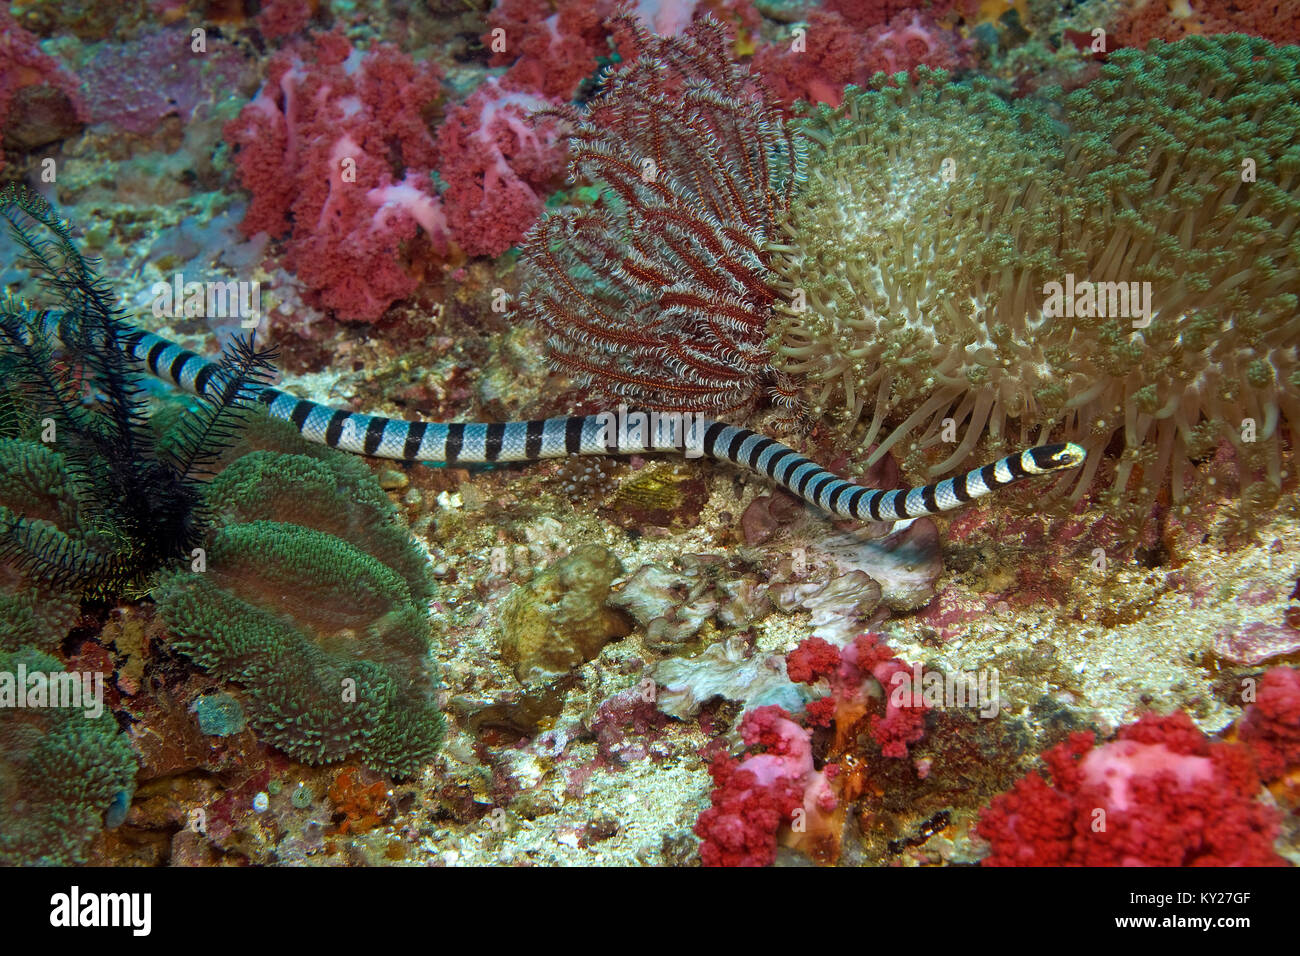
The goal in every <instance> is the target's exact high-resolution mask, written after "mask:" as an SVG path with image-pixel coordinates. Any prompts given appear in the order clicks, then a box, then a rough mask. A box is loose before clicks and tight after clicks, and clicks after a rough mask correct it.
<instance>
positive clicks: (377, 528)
mask: <svg viewBox="0 0 1300 956" xmlns="http://www.w3.org/2000/svg"><path fill="white" fill-rule="evenodd" d="M264 427H267V428H268V432H267V433H265V434H267V435H269V436H270V441H269V442H268V443H275V442H276V441H277V440H278V438H277V436H278V435H282V434H283V430H282V429H275V428H273V427H271V426H270V423H267V425H266V426H264ZM258 438H259V439H260V438H261V436H258ZM204 494H205V498H206V500H207V501H208V502H209V503H210V504H209V506H210V507H211V509H212V511H213V513H214V514H215V515H216V521H215V527H214V530H213V532H212V533H211V534H210V536H209V540H208V541H207V542H205V543H206V558H205V566H203V567H201V568H192V569H190V570H182V571H175V572H172V573H169V574H166V575H164V576H163V577H162V578H161V579H160V581H159V583H158V586H157V588H156V589H155V592H154V597H155V600H156V602H157V604H158V609H159V612H160V613H161V614H162V616H163V618H164V619H165V621H166V622H167V624H168V626H169V628H170V629H171V632H172V635H173V636H172V638H171V643H172V644H173V646H175V647H176V648H177V649H178V650H180V651H181V652H182V653H184V654H185V655H187V656H188V657H190V658H192V659H193V660H194V661H195V662H196V663H198V664H199V665H200V666H201V667H203V668H204V669H205V670H208V671H210V672H212V673H213V674H215V675H217V676H218V677H221V678H222V679H224V680H228V681H232V682H234V683H235V684H238V685H240V686H241V687H242V688H243V691H244V693H245V695H246V696H247V700H248V709H249V711H250V715H249V722H250V725H251V726H252V727H253V728H254V729H255V730H256V731H257V733H258V734H259V735H260V736H262V737H263V738H264V739H266V740H267V741H268V742H269V743H271V744H272V745H273V746H276V747H278V748H280V749H282V750H284V751H285V752H286V753H288V754H290V755H291V756H293V757H294V758H295V759H298V760H302V761H304V762H306V763H320V762H330V761H338V760H344V759H347V758H349V757H353V756H355V757H357V758H358V759H360V760H361V761H362V762H363V763H365V764H366V765H368V766H371V767H373V768H375V769H377V770H381V771H384V772H387V773H393V774H397V775H400V776H410V775H412V774H414V773H415V772H416V771H417V770H418V769H419V768H420V767H421V766H422V765H423V764H424V763H426V762H427V761H428V760H429V759H430V757H431V756H432V754H433V753H434V751H435V750H436V748H437V746H438V743H439V740H440V739H441V733H442V721H441V717H440V715H439V713H438V711H437V709H436V707H435V705H434V702H433V700H432V687H431V676H430V674H429V662H428V661H427V655H428V652H429V640H430V638H429V621H428V614H427V601H428V598H429V595H430V593H431V589H432V581H431V579H430V578H429V575H428V570H427V567H426V566H425V564H424V562H423V560H422V558H421V557H420V555H419V554H418V553H417V552H416V551H415V550H414V546H413V545H412V544H411V542H410V540H409V538H408V537H406V535H405V532H404V529H403V528H402V526H401V524H400V519H399V518H398V516H397V514H396V511H395V510H394V509H393V507H392V505H391V504H390V503H389V502H388V501H387V499H386V497H385V496H384V494H383V492H382V491H381V489H380V488H379V487H378V485H377V484H376V483H375V481H374V479H373V477H372V476H371V475H370V473H369V471H368V470H367V469H366V468H365V466H364V465H363V464H362V463H361V462H359V461H357V460H356V459H352V458H349V457H347V456H345V455H342V454H338V453H330V454H321V453H320V451H319V450H317V451H316V452H315V454H311V455H307V454H304V455H298V454H286V453H276V452H270V451H265V450H259V451H250V452H248V453H247V454H243V455H240V456H239V457H238V458H236V459H235V460H233V461H231V462H230V463H229V464H228V465H226V467H225V468H224V469H223V470H222V471H221V472H220V474H218V475H217V476H216V478H214V479H213V481H212V482H211V483H210V484H209V485H208V486H207V487H206V488H205V489H204Z"/></svg>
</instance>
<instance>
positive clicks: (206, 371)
mask: <svg viewBox="0 0 1300 956" xmlns="http://www.w3.org/2000/svg"><path fill="white" fill-rule="evenodd" d="M64 316H65V314H61V313H57V312H53V311H51V312H47V313H45V316H44V318H43V326H44V331H45V332H46V333H47V334H49V335H51V336H53V337H54V338H56V339H58V340H60V341H62V340H63V336H62V335H61V334H60V331H61V330H60V322H61V321H68V319H66V318H65V317H64ZM122 328H123V329H124V334H123V336H122V338H121V339H120V343H119V344H120V347H121V348H122V349H124V350H125V351H126V353H127V354H128V355H130V356H131V357H132V358H134V359H136V360H138V361H139V362H141V363H142V364H143V365H144V367H145V368H146V369H148V371H149V373H150V374H151V375H153V376H155V377H156V378H158V379H160V380H161V381H164V382H167V383H169V384H171V385H174V386H176V387H178V388H180V389H182V390H184V391H186V392H188V393H190V394H194V395H205V394H207V392H206V389H207V388H208V386H209V384H210V382H211V381H212V379H213V378H214V376H216V373H217V371H218V365H217V364H216V363H214V362H212V361H209V360H208V359H206V358H203V357H202V356H200V355H197V354H195V353H194V352H191V351H189V350H187V349H185V348H183V347H182V346H180V345H177V344H176V343H175V342H172V341H170V340H168V339H165V338H163V337H162V336H160V335H156V334H154V333H152V332H146V331H144V330H143V329H139V328H136V327H135V326H131V325H128V324H126V323H122ZM260 400H261V401H262V402H263V403H264V404H265V405H266V406H267V411H268V412H269V414H270V415H271V417H273V418H278V419H281V420H283V421H286V422H289V423H291V424H292V425H293V426H294V427H295V428H296V429H297V430H298V432H299V434H301V435H302V437H303V438H305V439H306V440H307V441H310V442H315V443H317V444H321V445H328V446H329V447H331V448H337V449H340V450H342V451H347V452H353V453H355V454H360V455H368V456H371V457H376V458H388V459H393V460H397V461H424V462H435V463H444V464H449V465H450V464H476V463H487V462H517V461H540V460H541V459H545V458H565V457H568V456H570V455H619V454H622V455H629V454H637V453H646V452H677V453H686V454H688V455H689V454H692V453H694V454H697V455H698V454H702V455H703V456H704V457H707V458H711V459H713V460H715V461H726V462H730V463H731V464H733V465H736V466H738V467H740V468H743V469H747V470H749V471H753V472H757V473H758V474H761V475H763V476H764V477H766V478H768V479H770V480H771V481H773V482H775V483H776V484H778V485H780V486H781V487H783V488H785V489H786V490H788V491H790V492H791V493H792V494H794V495H797V496H798V497H799V498H802V499H803V500H804V501H806V502H807V503H808V504H810V505H813V506H814V507H816V508H819V509H821V510H822V511H824V512H826V513H827V514H830V515H834V516H835V517H837V518H846V519H854V520H859V521H899V520H903V519H908V518H918V517H921V516H923V515H932V514H937V513H939V512H942V511H948V510H950V509H953V508H957V507H959V506H961V505H963V504H965V503H967V502H969V501H973V500H975V499H976V498H980V497H983V496H984V495H987V494H989V493H990V492H992V491H995V490H996V489H998V488H1003V487H1006V486H1007V485H1010V484H1013V483H1015V482H1017V481H1021V480H1023V479H1026V478H1030V477H1033V476H1035V475H1043V474H1048V473H1050V472H1055V471H1061V470H1063V469H1066V468H1075V467H1078V466H1079V465H1080V464H1082V462H1083V459H1084V455H1085V453H1084V450H1083V449H1082V448H1081V447H1080V446H1078V445H1075V444H1072V443H1061V444H1051V445H1038V446H1035V447H1033V448H1028V449H1025V450H1024V451H1022V452H1019V453H1018V454H1014V455H1008V456H1006V457H1005V458H1000V459H998V460H997V461H995V462H993V463H991V464H988V465H984V466H983V467H981V468H975V469H973V470H971V471H968V472H966V473H965V474H962V475H957V476H955V477H953V478H945V479H944V480H943V481H939V482H936V483H935V484H931V485H925V486H923V487H919V488H907V489H901V490H894V491H881V490H877V489H872V488H864V487H863V486H861V485H858V484H854V483H853V482H851V481H845V480H844V479H843V478H840V477H839V476H838V475H836V474H835V473H833V472H831V471H828V470H826V469H825V468H823V467H821V466H820V465H818V464H817V463H816V462H813V461H810V460H809V459H807V458H805V457H804V456H802V455H800V454H799V453H798V452H796V451H795V450H794V449H792V448H790V447H788V446H786V445H784V444H782V443H781V442H779V441H777V440H776V439H774V438H768V437H766V436H764V435H760V434H759V433H757V432H754V431H751V430H750V429H748V428H740V427H737V426H735V425H728V424H725V423H723V422H717V421H710V420H708V419H705V418H703V417H696V416H686V417H685V421H682V422H681V425H682V427H658V428H652V427H642V428H638V429H631V428H629V429H621V430H615V429H612V428H611V427H610V419H611V417H612V416H610V415H584V416H571V417H562V418H546V419H535V420H532V421H519V422H493V423H482V422H473V423H461V422H448V423H444V422H412V421H403V420H400V419H393V418H384V417H381V416H379V415H366V414H362V413H357V412H346V411H343V410H341V409H336V408H331V407H329V406H327V405H321V404H318V403H316V402H312V401H308V400H307V399H302V398H298V397H296V396H294V395H290V394H289V393H288V392H284V391H281V390H280V389H277V388H272V387H269V386H268V387H266V388H264V389H263V390H262V391H261V392H260Z"/></svg>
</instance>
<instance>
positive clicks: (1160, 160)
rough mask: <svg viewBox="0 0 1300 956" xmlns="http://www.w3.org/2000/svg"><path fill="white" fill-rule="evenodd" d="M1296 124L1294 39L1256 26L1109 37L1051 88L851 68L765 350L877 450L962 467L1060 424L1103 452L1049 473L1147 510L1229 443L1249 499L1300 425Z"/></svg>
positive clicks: (811, 166) (779, 267)
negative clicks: (1131, 44)
mask: <svg viewBox="0 0 1300 956" xmlns="http://www.w3.org/2000/svg"><path fill="white" fill-rule="evenodd" d="M1298 127H1300V48H1297V47H1275V46H1273V45H1272V44H1269V43H1267V42H1266V41H1263V40H1258V39H1255V38H1250V37H1243V36H1222V37H1197V38H1189V39H1187V40H1184V41H1181V42H1179V43H1177V44H1170V45H1166V44H1160V43H1153V44H1152V46H1151V48H1150V49H1149V50H1148V51H1147V52H1139V51H1135V50H1122V51H1119V52H1117V53H1115V54H1114V55H1112V56H1111V57H1110V60H1109V62H1108V63H1107V64H1106V66H1105V67H1104V69H1103V72H1102V75H1101V77H1100V78H1099V79H1098V80H1097V81H1095V82H1094V83H1092V84H1090V85H1089V86H1087V87H1085V88H1083V89H1081V90H1079V91H1077V92H1076V93H1074V94H1071V95H1070V96H1069V97H1065V98H1063V99H1059V100H1057V101H1056V102H1054V103H1052V102H1048V103H1044V102H1035V101H1021V102H1019V103H1016V104H1008V103H1006V102H1004V101H1002V100H1001V99H1000V98H999V97H997V96H996V95H995V94H994V93H993V92H992V91H991V90H990V89H989V88H988V87H986V86H981V85H980V84H978V83H975V84H954V83H950V82H948V81H947V78H946V77H944V76H942V75H935V74H929V75H926V76H923V77H922V78H921V79H920V80H919V81H918V82H917V83H916V84H909V85H907V86H905V87H902V88H897V87H889V88H885V89H882V90H880V91H874V92H869V91H857V92H854V93H851V94H850V95H849V96H847V97H846V100H845V103H844V105H843V106H842V107H841V108H840V109H839V110H837V111H829V110H823V111H821V113H819V114H818V115H817V116H815V117H814V118H813V119H812V120H810V121H809V122H808V123H807V128H806V130H805V132H806V134H807V136H808V137H809V139H810V140H813V141H814V142H815V144H816V146H815V147H814V148H813V149H812V150H810V155H809V157H808V163H807V175H808V182H807V185H806V186H805V187H804V188H803V189H802V190H801V191H800V193H799V194H798V196H797V197H796V199H795V201H794V203H793V204H792V207H791V209H790V212H789V215H788V217H787V221H786V222H785V229H786V235H787V237H788V238H786V239H785V240H784V241H785V243H787V244H788V245H789V246H790V247H791V248H792V250H793V251H791V252H788V253H783V254H782V255H780V256H778V257H777V258H776V259H775V260H774V261H773V268H774V269H775V270H776V271H777V272H779V273H780V274H781V276H782V283H783V291H784V292H785V293H786V294H787V295H788V296H791V298H790V299H789V300H788V301H785V302H783V303H782V304H781V305H778V307H777V311H778V314H779V318H778V321H777V322H776V323H775V324H774V329H773V337H772V340H771V343H772V347H773V351H774V353H775V359H774V364H775V365H776V366H777V367H778V368H780V369H782V370H784V371H786V372H787V373H789V374H791V375H792V376H798V377H800V378H801V379H802V380H803V382H804V384H805V387H806V390H807V395H808V399H809V402H810V404H811V405H812V406H813V410H814V412H821V413H823V414H825V415H826V416H828V417H830V418H832V419H837V420H838V423H839V427H840V428H841V429H842V431H843V432H844V433H845V434H846V435H847V434H850V433H852V434H854V435H856V436H857V437H859V438H860V439H861V441H862V445H863V446H864V447H865V445H867V444H870V443H873V442H878V443H879V446H878V448H877V450H876V452H875V456H874V458H873V459H869V461H870V460H874V459H878V458H879V457H880V456H881V455H883V454H884V453H885V452H886V451H888V450H889V449H890V448H894V449H895V450H897V451H899V452H901V453H902V454H903V457H904V458H905V459H906V460H907V461H908V463H909V465H910V466H911V467H912V468H914V469H923V468H928V469H929V470H930V471H931V473H934V474H938V473H950V472H951V471H953V470H955V469H957V468H960V467H969V466H970V465H972V464H975V463H976V462H977V461H978V460H979V459H981V458H983V457H985V456H986V455H990V454H992V453H994V452H995V451H996V452H1001V451H1005V450H1010V446H1012V445H1016V444H1020V443H1023V442H1029V441H1038V440H1042V439H1043V438H1045V437H1046V436H1047V435H1049V434H1050V435H1052V436H1055V437H1060V438H1068V439H1070V440H1073V441H1077V442H1079V443H1080V444H1083V445H1084V446H1085V447H1086V448H1087V449H1088V450H1089V452H1091V454H1090V455H1089V460H1088V464H1087V466H1086V468H1085V469H1082V470H1081V471H1080V472H1078V473H1072V474H1070V475H1068V476H1064V477H1063V478H1062V479H1061V482H1062V484H1061V485H1060V487H1059V489H1058V490H1059V491H1063V490H1066V489H1069V490H1071V492H1072V494H1071V496H1070V499H1068V500H1077V498H1078V497H1080V496H1081V495H1082V494H1083V493H1084V491H1085V490H1086V489H1087V488H1088V487H1089V485H1090V484H1091V483H1092V478H1093V477H1094V476H1095V475H1096V474H1097V471H1096V469H1098V468H1099V467H1103V468H1104V469H1105V471H1104V473H1105V474H1106V476H1107V479H1108V481H1109V485H1108V489H1109V493H1108V495H1107V499H1108V500H1107V505H1108V507H1111V508H1112V509H1113V510H1114V511H1115V513H1116V514H1117V515H1122V516H1124V517H1127V518H1129V519H1131V520H1136V519H1138V518H1140V517H1143V516H1145V515H1146V514H1148V513H1149V508H1150V504H1151V502H1152V500H1153V499H1155V498H1156V496H1157V495H1158V494H1160V493H1162V492H1163V491H1165V490H1166V489H1167V490H1168V492H1169V495H1170V497H1171V498H1172V500H1173V501H1174V502H1179V501H1182V500H1184V498H1185V495H1186V491H1187V486H1188V485H1187V483H1188V478H1189V467H1190V466H1191V465H1192V464H1194V463H1195V462H1198V461H1201V460H1203V459H1205V458H1206V457H1208V456H1210V455H1212V454H1214V453H1215V451H1216V449H1219V448H1220V447H1221V446H1223V447H1226V446H1228V445H1230V446H1231V447H1232V448H1233V450H1234V453H1235V458H1236V460H1237V463H1238V469H1237V470H1238V474H1239V479H1240V482H1241V485H1242V488H1241V498H1242V500H1243V503H1244V504H1245V505H1246V506H1247V507H1246V509H1245V511H1246V513H1252V512H1255V511H1258V510H1259V509H1260V508H1262V507H1264V506H1267V505H1268V504H1270V503H1271V502H1272V501H1274V500H1276V498H1277V495H1278V491H1279V489H1280V488H1281V487H1282V485H1283V482H1284V479H1285V477H1286V475H1285V471H1284V467H1283V465H1284V462H1283V444H1282V441H1281V432H1282V430H1283V429H1284V427H1289V428H1290V429H1292V430H1293V431H1294V430H1295V429H1297V428H1300V314H1298V313H1297V308H1296V303H1297V297H1296V292H1297V290H1300V231H1297V224H1298V223H1300V144H1298V143H1297V141H1296V138H1295V130H1296V129H1297V128H1298ZM1247 160H1248V161H1249V162H1247ZM796 293H797V294H798V296H799V297H801V298H800V299H799V300H798V301H796V299H795V295H796ZM1057 293H1059V294H1057ZM800 304H802V305H803V306H804V307H803V308H802V309H800V308H798V306H799V305H800ZM1108 446H1110V447H1111V450H1112V452H1113V451H1115V450H1118V458H1116V457H1115V455H1114V454H1112V455H1106V454H1104V452H1106V450H1107V448H1108Z"/></svg>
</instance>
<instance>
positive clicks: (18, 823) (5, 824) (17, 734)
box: [0, 648, 136, 866]
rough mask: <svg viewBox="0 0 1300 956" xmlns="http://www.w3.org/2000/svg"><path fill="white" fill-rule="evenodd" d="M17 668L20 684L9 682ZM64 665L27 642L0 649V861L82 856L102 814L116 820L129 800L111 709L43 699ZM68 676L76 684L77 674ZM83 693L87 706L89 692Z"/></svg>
mask: <svg viewBox="0 0 1300 956" xmlns="http://www.w3.org/2000/svg"><path fill="white" fill-rule="evenodd" d="M24 673H25V674H26V676H27V681H25V682H24V684H26V686H24V685H23V684H18V683H16V681H17V679H18V677H17V676H16V675H23V674H24ZM66 673H67V672H66V671H65V669H64V667H63V665H62V664H61V663H59V661H58V660H57V659H55V658H53V657H50V656H49V655H47V654H42V653H40V652H38V651H35V650H33V649H31V648H22V649H18V650H12V651H7V650H0V674H3V675H4V677H5V678H6V680H5V681H3V682H0V865H4V866H19V865H27V866H30V865H55V866H69V865H75V864H80V863H85V862H86V859H87V852H88V849H89V844H90V842H91V841H92V840H93V839H94V838H95V836H96V834H98V833H99V831H100V830H101V828H102V827H103V826H104V825H105V822H106V820H107V823H108V825H110V826H117V825H118V824H120V823H121V822H122V820H123V818H124V817H125V815H126V809H127V807H129V806H130V804H131V794H132V792H133V791H134V789H135V772H136V760H135V755H134V754H133V753H132V752H131V747H130V745H129V744H128V743H127V740H126V738H125V737H124V736H122V734H120V733H119V732H118V729H117V724H116V723H115V722H114V720H113V717H112V715H111V713H108V712H107V711H103V710H101V712H100V713H98V714H95V715H94V716H92V715H91V714H90V713H88V712H86V710H85V709H77V708H74V707H68V706H48V705H47V704H46V703H45V702H44V698H45V697H46V695H47V694H52V693H54V690H53V688H54V687H55V686H56V685H57V684H58V683H59V682H60V680H61V677H60V675H64V674H66ZM72 678H73V680H74V681H75V683H76V684H77V685H82V684H83V683H84V680H85V675H83V674H80V673H74V674H73V675H72ZM6 685H7V686H6ZM42 687H43V688H44V689H42ZM36 693H39V694H40V698H41V701H40V702H38V703H37V704H36V705H35V706H33V704H32V703H31V701H32V700H33V699H34V698H33V697H32V695H33V694H36ZM15 694H19V695H23V696H24V697H25V698H26V700H27V701H28V703H27V704H26V706H25V707H24V708H21V709H20V708H19V707H17V706H16V705H15ZM83 701H84V704H85V707H86V708H90V707H91V701H90V695H89V693H87V695H86V697H85V698H84V699H83Z"/></svg>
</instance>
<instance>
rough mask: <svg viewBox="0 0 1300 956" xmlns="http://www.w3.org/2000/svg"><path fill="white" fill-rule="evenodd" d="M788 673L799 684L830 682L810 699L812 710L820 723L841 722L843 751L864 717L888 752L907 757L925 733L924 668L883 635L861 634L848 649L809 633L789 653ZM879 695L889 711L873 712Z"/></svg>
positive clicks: (839, 731) (813, 720)
mask: <svg viewBox="0 0 1300 956" xmlns="http://www.w3.org/2000/svg"><path fill="white" fill-rule="evenodd" d="M786 673H787V675H789V677H790V679H791V680H792V681H794V682H795V683H798V684H814V683H816V682H817V681H819V680H822V679H825V680H826V681H828V682H829V684H830V689H831V693H830V696H829V697H825V698H822V699H821V700H819V701H814V702H813V703H811V704H809V705H808V707H807V709H806V713H807V716H808V720H809V723H811V724H813V725H814V726H830V725H831V724H832V723H833V724H834V725H835V730H836V745H835V750H836V752H837V753H838V752H842V751H843V750H844V748H845V747H846V746H847V744H848V742H849V741H850V740H852V739H853V738H855V737H856V735H857V728H858V725H859V724H860V723H861V721H862V719H863V717H867V728H868V729H869V731H870V732H871V735H872V737H873V738H875V740H876V742H877V743H878V744H880V747H881V752H882V753H883V754H884V755H885V756H886V757H906V756H907V748H908V745H909V744H913V743H916V742H917V741H918V740H920V739H921V737H922V736H923V734H924V733H925V712H926V710H927V709H928V708H927V707H926V704H925V701H924V699H923V695H922V692H921V688H920V687H919V686H915V685H917V683H918V680H919V678H920V670H919V668H912V667H910V666H909V665H908V664H906V663H904V662H903V661H901V660H899V659H898V658H897V657H895V656H894V652H893V651H892V650H891V649H890V647H889V645H888V644H886V643H884V641H882V640H881V639H880V637H879V635H876V634H859V635H858V636H857V637H856V638H855V639H854V641H853V643H852V644H850V645H848V646H847V647H844V648H842V649H837V648H836V647H834V646H833V645H832V644H829V643H828V642H826V641H824V640H822V639H821V638H819V637H812V638H809V639H808V640H806V641H804V642H803V643H801V644H800V645H799V646H798V647H796V648H795V649H794V650H793V651H791V652H790V653H789V654H788V655H787V656H786ZM878 697H884V698H885V712H884V713H883V714H880V713H873V712H871V711H872V710H873V709H874V708H876V707H877V706H878V705H876V704H874V703H873V701H874V700H875V699H876V698H878Z"/></svg>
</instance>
